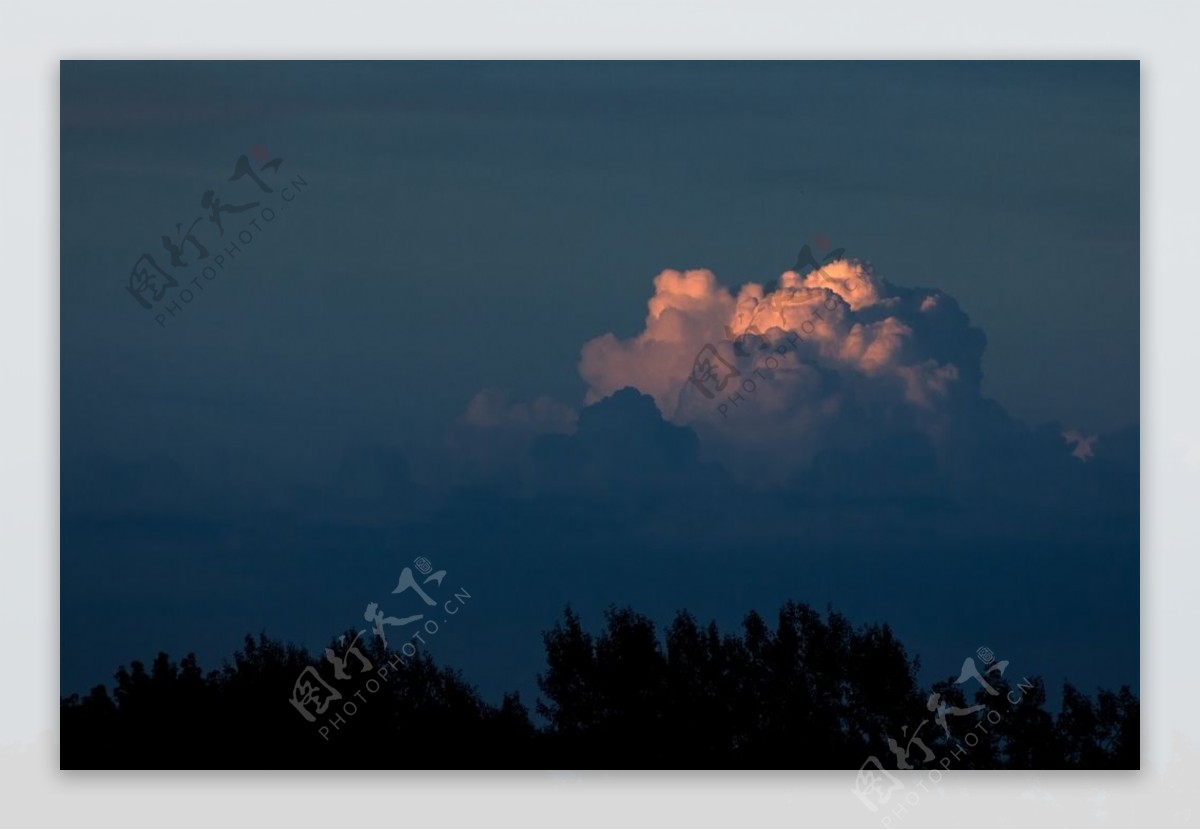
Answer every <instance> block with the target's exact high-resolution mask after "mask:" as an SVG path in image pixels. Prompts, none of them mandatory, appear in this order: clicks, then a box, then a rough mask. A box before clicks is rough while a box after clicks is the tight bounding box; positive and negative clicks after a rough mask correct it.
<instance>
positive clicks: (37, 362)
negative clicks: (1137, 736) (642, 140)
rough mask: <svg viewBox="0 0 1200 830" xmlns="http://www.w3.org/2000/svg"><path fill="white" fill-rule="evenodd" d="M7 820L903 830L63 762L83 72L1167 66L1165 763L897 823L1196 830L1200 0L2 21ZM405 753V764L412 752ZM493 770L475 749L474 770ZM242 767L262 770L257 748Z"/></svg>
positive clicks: (174, 7)
mask: <svg viewBox="0 0 1200 830" xmlns="http://www.w3.org/2000/svg"><path fill="white" fill-rule="evenodd" d="M0 21H3V22H0V104H2V108H0V118H2V119H3V125H4V126H3V129H2V130H0V160H2V161H3V165H2V167H0V169H3V170H4V183H3V189H4V198H3V199H2V200H0V241H2V242H3V251H4V255H3V262H4V268H3V279H4V289H5V290H4V292H3V297H4V300H5V302H4V303H3V320H2V321H0V338H2V340H0V342H2V344H3V349H0V361H2V365H3V373H2V375H0V377H2V378H3V382H4V386H5V387H6V389H5V392H6V394H5V395H4V396H3V397H4V401H5V404H6V405H5V406H4V407H3V408H0V423H3V426H4V430H3V435H4V441H3V454H2V455H0V471H2V472H0V516H2V520H0V527H2V528H3V533H4V537H5V538H4V548H3V550H4V555H3V559H2V561H3V563H4V564H3V574H2V577H0V624H2V625H3V626H4V630H5V632H6V634H7V639H8V649H7V651H6V653H5V659H4V664H5V668H6V670H5V672H4V682H3V683H0V712H3V713H4V716H5V717H6V718H7V720H6V721H5V722H4V723H2V724H0V791H2V792H3V796H2V797H0V821H3V822H5V823H17V824H20V825H25V826H51V825H53V826H59V825H63V824H74V825H79V824H82V825H85V826H121V827H142V826H154V827H164V826H185V825H186V826H219V825H227V824H230V823H234V824H236V825H238V826H253V825H261V826H288V827H309V826H330V827H331V826H347V825H349V826H379V825H391V824H398V825H427V826H446V825H464V824H466V825H488V826H523V827H541V826H547V827H549V826H556V827H563V826H630V825H632V826H647V825H653V826H688V827H707V826H810V825H811V826H879V824H878V818H877V817H874V816H872V815H870V814H869V813H867V812H865V810H864V808H863V807H862V806H861V805H860V804H859V803H858V802H857V800H856V799H854V798H853V796H852V795H851V794H850V786H851V784H852V779H853V776H852V774H851V773H847V772H839V773H818V774H803V773H798V774H792V775H781V774H775V773H770V774H755V773H738V774H716V773H702V774H694V775H692V774H688V775H684V774H678V773H677V774H652V775H643V776H631V775H625V774H622V775H600V774H574V773H542V774H536V775H533V774H531V775H516V774H507V773H506V774H494V775H483V774H465V773H464V774H453V775H451V774H445V775H436V774H432V773H428V774H420V775H413V774H400V773H362V774H357V775H356V774H350V773H302V774H290V775H284V774H279V773H275V774H242V775H235V774H194V775H185V774H166V773H152V774H144V775H132V774H118V773H105V774H83V773H61V772H59V771H58V770H57V738H56V732H57V715H58V614H57V610H58V557H57V552H58V162H57V151H58V63H57V62H58V60H59V59H60V58H181V57H196V58H307V57H337V58H415V57H430V58H433V57H436V58H482V57H488V58H503V57H552V58H578V57H609V58H659V57H676V58H717V57H736V58H764V59H765V58H776V59H799V58H818V57H820V58H882V57H895V58H952V57H953V58H979V57H988V58H1017V57H1022V58H1051V57H1055V58H1125V59H1129V58H1136V59H1141V60H1142V79H1143V84H1142V92H1143V99H1142V118H1143V122H1142V123H1143V133H1142V137H1143V147H1142V159H1143V162H1142V173H1143V178H1142V195H1143V222H1144V225H1143V229H1144V233H1143V238H1142V242H1143V246H1142V252H1143V253H1142V319H1141V325H1142V342H1143V365H1142V394H1143V397H1142V401H1143V412H1142V425H1143V435H1144V438H1143V461H1142V464H1143V468H1142V469H1143V503H1142V508H1143V512H1142V516H1143V551H1142V572H1143V582H1142V596H1143V613H1142V621H1143V630H1142V644H1143V651H1142V656H1143V678H1142V683H1141V692H1142V703H1143V771H1142V772H1140V773H1120V774H1111V775H1099V774H1050V773H1036V774H1019V773H999V774H987V775H982V774H973V775H972V774H958V775H950V776H947V778H946V779H945V780H944V781H943V782H942V785H941V793H940V794H939V793H937V792H936V791H935V792H933V793H931V794H927V795H924V796H923V797H922V801H921V803H920V805H918V806H916V807H914V808H913V809H912V812H911V814H910V815H909V816H907V817H902V818H900V819H897V820H896V822H895V825H894V826H913V827H916V826H950V825H954V826H989V827H990V826H1031V825H1036V826H1053V825H1054V824H1056V823H1057V824H1072V825H1087V826H1100V825H1104V824H1109V823H1116V824H1118V825H1125V826H1129V825H1134V824H1143V823H1153V824H1155V825H1175V824H1192V825H1194V824H1195V822H1196V819H1195V818H1194V816H1195V815H1196V808H1194V807H1192V806H1191V797H1190V791H1191V790H1194V789H1195V786H1194V779H1193V778H1192V774H1193V773H1194V772H1196V771H1197V766H1196V762H1195V760H1194V754H1195V753H1194V750H1193V751H1192V755H1193V759H1192V760H1190V761H1187V760H1184V759H1183V758H1181V757H1179V756H1180V753H1181V745H1182V744H1183V743H1190V745H1191V746H1192V747H1197V746H1200V709H1198V707H1197V705H1196V702H1195V694H1196V692H1197V690H1200V684H1197V683H1196V680H1197V676H1196V675H1197V672H1196V668H1195V662H1194V658H1193V657H1192V656H1191V649H1190V635H1191V632H1193V631H1196V630H1198V629H1200V626H1198V625H1197V615H1196V608H1197V603H1196V602H1195V600H1194V599H1193V597H1192V594H1193V593H1194V591H1195V587H1194V586H1196V585H1197V582H1198V581H1200V580H1197V576H1198V575H1200V566H1197V564H1196V558H1195V557H1196V556H1197V555H1200V550H1198V546H1197V545H1196V541H1197V533H1196V522H1195V518H1194V515H1195V513H1196V510H1195V502H1196V497H1197V494H1200V487H1198V486H1197V485H1198V484H1200V476H1198V471H1200V437H1197V429H1200V417H1198V416H1200V411H1198V410H1200V406H1198V402H1200V401H1198V396H1197V383H1196V373H1197V367H1196V358H1197V347H1196V340H1195V335H1194V332H1195V330H1196V325H1195V323H1194V321H1192V320H1191V319H1190V316H1191V312H1192V309H1193V307H1194V306H1196V305H1197V302H1196V301H1197V299H1198V297H1197V288H1196V283H1195V281H1194V277H1193V275H1194V273H1195V267H1194V265H1193V258H1192V256H1191V255H1190V254H1191V251H1190V250H1189V249H1191V248H1193V247H1194V242H1193V240H1194V238H1195V236H1194V229H1195V228H1196V227H1198V226H1200V223H1198V222H1197V219H1200V209H1197V207H1196V204H1195V194H1196V193H1197V192H1198V191H1200V176H1198V170H1197V167H1198V162H1197V157H1198V156H1197V150H1196V149H1195V148H1196V136H1197V133H1198V131H1197V116H1196V104H1195V102H1196V91H1197V90H1198V89H1200V64H1198V62H1197V58H1196V55H1197V49H1196V45H1195V42H1194V40H1195V33H1196V32H1197V31H1200V26H1198V25H1197V24H1198V23H1200V5H1198V4H1184V3H1179V4H1173V3H1168V2H1144V1H1143V2H1138V3H1128V4H1117V3H1115V2H1099V3H1093V4H1087V5H1085V4H1081V3H1071V4H1061V5H1055V4H1052V3H1049V2H1045V0H1042V1H1041V2H1019V1H1018V2H1011V1H1010V2H1005V3H1003V4H999V5H997V4H985V5H968V4H964V3H961V2H953V3H951V2H921V3H914V2H907V3H897V2H895V1H894V0H891V1H890V2H845V1H844V0H837V1H836V2H826V3H822V4H812V5H803V4H799V3H795V2H737V3H715V2H684V1H683V0H676V1H675V2H662V1H661V0H656V1H655V2H650V1H649V0H638V2H617V3H608V4H601V3H598V2H595V0H593V2H588V3H581V2H573V1H572V0H557V2H549V3H535V2H529V0H522V1H521V2H509V3H502V2H469V3H465V2H442V3H437V4H434V3H422V4H413V3H402V2H373V3H342V4H336V3H335V4H331V3H313V2H294V3H281V2H254V3H251V2H244V1H243V2H237V3H233V2H227V0H209V1H208V2H204V3H200V4H171V5H168V4H165V3H161V2H154V3H151V2H126V3H115V2H105V3H95V2H92V3H85V2H76V3H65V2H59V3H53V2H39V3H37V4H36V5H35V4H34V3H32V2H26V3H23V4H21V5H19V6H18V5H15V4H10V3H6V4H5V5H4V8H3V11H2V12H0ZM401 749H402V748H401ZM464 761H466V759H464ZM230 762H231V763H236V758H235V757H231V759H230Z"/></svg>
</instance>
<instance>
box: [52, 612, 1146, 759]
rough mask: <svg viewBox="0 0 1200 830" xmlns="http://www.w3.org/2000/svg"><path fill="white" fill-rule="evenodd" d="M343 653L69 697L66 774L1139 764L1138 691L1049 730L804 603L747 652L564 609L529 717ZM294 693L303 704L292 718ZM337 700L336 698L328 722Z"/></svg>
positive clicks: (1045, 718)
mask: <svg viewBox="0 0 1200 830" xmlns="http://www.w3.org/2000/svg"><path fill="white" fill-rule="evenodd" d="M348 638H350V642H351V645H352V646H353V647H354V648H355V649H357V650H358V654H357V655H354V658H355V659H351V657H350V652H349V648H348V647H347V646H346V643H347V639H348ZM352 638H353V632H351V633H350V634H349V635H347V636H345V637H342V638H339V639H338V640H335V641H333V642H331V644H330V646H329V648H328V650H327V651H326V654H327V655H328V656H330V657H332V658H334V660H337V661H339V662H340V663H341V668H340V669H339V671H340V673H341V677H342V678H343V679H342V680H339V681H333V682H329V683H328V685H327V686H324V687H322V686H321V685H320V683H319V682H317V681H315V680H314V679H313V674H312V673H311V671H310V672H306V670H308V669H309V667H315V668H316V669H319V674H321V675H323V676H324V677H325V678H326V679H327V680H330V681H332V680H333V673H332V672H330V670H329V669H330V666H331V662H329V661H328V660H325V659H323V656H322V655H317V656H314V655H312V654H310V653H309V652H308V651H307V650H306V649H304V648H300V647H297V646H295V645H293V644H290V643H283V642H280V641H277V640H273V639H271V638H269V637H267V636H266V635H265V634H260V635H259V636H258V637H257V638H254V637H252V636H249V635H247V636H246V639H245V644H244V647H243V648H241V649H239V650H238V651H236V652H235V653H234V655H233V657H232V658H231V659H228V660H226V661H225V663H224V664H223V665H222V667H221V668H219V669H214V670H210V671H208V672H204V671H203V670H202V669H201V667H200V666H199V664H198V663H197V660H196V657H195V655H193V654H188V655H187V656H186V657H184V658H183V659H182V660H180V661H179V662H178V663H176V662H175V661H173V660H172V659H171V658H170V657H169V656H168V655H167V654H166V653H159V654H158V655H157V657H155V659H154V660H153V661H152V662H151V664H150V667H149V669H147V667H146V665H145V664H144V663H142V662H140V661H134V662H132V663H131V664H130V666H129V667H128V668H126V667H125V666H121V667H120V668H119V669H118V670H117V672H116V674H115V676H114V681H115V683H114V684H113V687H112V691H111V693H110V692H109V690H108V688H106V687H105V686H103V685H100V686H96V687H95V688H93V689H92V691H91V692H90V693H89V694H87V695H84V696H80V695H71V696H69V697H65V698H63V699H62V701H61V717H60V727H61V743H60V748H61V765H62V767H63V768H64V769H164V768H171V769H229V768H264V769H295V768H318V769H321V768H356V769H455V768H467V769H472V768H473V769H478V768H505V769H558V768H572V769H629V768H655V769H657V768H663V769H708V768H712V769H732V768H769V769H859V768H861V767H862V766H863V764H864V763H865V762H867V761H868V759H869V758H876V759H877V760H878V762H879V764H880V765H881V766H883V767H884V768H886V769H896V768H897V767H900V768H906V767H912V768H914V769H920V768H938V769H945V768H951V769H1137V768H1138V766H1139V724H1140V717H1139V703H1138V699H1137V697H1136V696H1135V695H1134V694H1133V693H1132V692H1131V691H1130V689H1129V688H1128V687H1127V686H1123V687H1121V688H1120V689H1119V690H1117V691H1115V692H1114V691H1109V690H1104V689H1101V690H1099V691H1098V694H1097V695H1096V696H1095V697H1094V698H1093V697H1090V696H1088V695H1087V694H1084V693H1083V692H1081V691H1079V690H1078V689H1076V688H1075V687H1074V686H1072V685H1071V684H1070V683H1066V684H1064V686H1063V689H1062V692H1061V705H1060V707H1059V710H1058V712H1057V713H1056V714H1053V715H1052V714H1051V713H1050V712H1049V711H1048V710H1047V708H1046V702H1047V698H1046V690H1045V688H1044V686H1043V685H1042V683H1041V680H1040V678H1020V677H1011V676H1005V675H1006V674H1007V672H1006V664H1005V663H1004V662H1003V661H1000V660H993V661H990V662H985V661H984V660H982V659H977V658H976V657H975V656H971V657H969V658H968V661H964V667H963V673H962V674H960V675H957V676H948V677H946V678H945V679H944V680H941V681H938V682H936V683H934V684H933V686H932V688H930V689H922V688H921V687H920V686H919V684H918V682H917V679H916V678H917V674H918V671H919V668H920V665H919V662H918V660H916V659H915V658H913V659H910V657H909V656H908V653H907V651H906V650H905V648H904V647H903V645H902V644H901V643H900V642H899V641H898V640H897V639H896V637H895V636H894V634H893V633H892V631H891V629H890V627H889V626H887V625H860V626H854V625H852V624H851V623H850V622H849V621H848V620H847V619H846V618H845V617H843V616H842V615H840V614H838V613H835V612H832V611H830V612H828V613H827V614H825V615H824V616H822V615H821V614H820V613H818V612H816V611H814V610H813V609H812V608H811V607H809V606H807V605H804V604H800V603H795V602H788V603H786V604H785V605H784V606H783V607H782V608H781V609H780V610H779V613H778V615H777V617H776V619H775V621H774V627H772V626H771V625H770V624H769V623H768V622H767V620H765V619H764V618H763V617H762V616H760V615H759V614H758V613H757V612H751V613H750V614H748V615H747V616H746V617H745V619H744V620H743V623H742V626H741V628H740V630H738V631H737V632H736V633H722V632H721V631H720V630H719V629H718V627H717V625H716V624H715V623H711V622H710V623H709V624H708V625H701V624H700V623H698V622H697V620H696V619H695V618H694V617H693V616H692V615H690V614H689V613H687V612H686V611H683V612H680V613H679V614H677V615H676V617H675V619H674V620H673V621H672V622H671V623H670V625H668V626H667V627H666V629H665V630H664V631H663V632H662V634H661V636H660V634H659V632H658V630H657V629H656V627H655V625H654V623H653V622H652V621H651V620H650V619H649V618H648V617H646V616H645V615H642V614H640V613H637V612H635V611H634V610H632V609H630V608H615V607H614V608H611V609H609V611H608V612H607V613H606V618H605V624H604V626H603V627H602V628H601V629H600V630H599V631H597V632H595V633H593V632H589V631H587V630H586V629H585V627H584V625H583V623H582V621H581V620H580V618H579V617H578V615H576V614H575V613H574V612H573V611H572V610H571V609H570V608H567V609H566V610H565V611H564V612H563V616H562V618H561V619H560V620H558V621H557V622H556V623H555V625H554V627H553V628H552V629H551V630H549V631H547V632H545V633H544V635H543V639H544V645H545V654H546V665H545V669H544V671H543V672H542V673H541V674H539V675H538V678H537V682H538V689H539V690H540V692H541V694H540V695H539V698H538V700H537V701H535V703H534V706H535V712H536V715H537V717H536V718H535V717H534V716H532V715H531V713H530V711H529V709H528V707H527V706H526V705H525V703H524V702H523V701H522V700H521V698H520V696H519V695H518V694H506V695H504V697H503V700H502V701H501V702H500V703H499V705H493V704H490V703H488V702H486V701H484V700H483V698H482V697H481V696H480V695H479V693H478V692H477V691H476V689H475V688H474V687H473V686H472V685H471V684H470V683H468V682H467V681H466V679H464V677H463V676H462V674H461V673H460V672H457V671H455V670H452V669H449V668H445V667H439V666H438V665H437V664H436V663H435V662H434V660H433V658H432V657H431V656H429V655H428V654H426V653H422V652H417V653H416V654H415V655H413V656H408V657H401V656H400V655H399V654H398V653H396V652H388V651H387V650H386V649H385V648H384V647H383V646H382V644H381V643H380V642H379V641H378V640H376V639H370V640H368V641H364V642H361V643H359V642H356V641H354V640H353V639H352ZM332 665H335V666H336V665H337V664H336V663H334V664H332ZM368 665H369V666H370V670H369V671H365V670H364V667H366V666H368ZM356 673H357V675H356ZM298 678H299V679H298ZM346 678H348V679H346ZM302 687H303V688H302ZM302 691H305V692H315V693H316V696H315V697H312V698H311V699H310V698H306V697H305V695H304V694H302V693H301V692H302ZM289 692H291V693H292V700H299V702H297V703H293V704H292V705H288V703H289V702H291V701H290V700H289V697H288V695H289ZM331 693H332V694H340V695H341V696H340V698H339V699H336V700H331V701H329V702H328V703H327V708H326V709H325V711H324V712H322V713H318V712H316V711H315V710H316V709H317V708H319V706H320V703H321V696H322V695H324V696H325V697H329V695H330V694H331ZM346 704H350V706H347V705H346ZM302 709H304V710H306V711H308V712H309V714H310V715H311V716H312V719H311V720H310V719H309V717H308V716H305V715H303V714H302V712H301V710H302ZM339 717H340V722H337V721H338V719H339ZM322 727H324V730H325V731H324V733H322V732H321V729H322ZM968 733H970V735H971V736H973V737H974V742H972V741H971V739H970V737H968Z"/></svg>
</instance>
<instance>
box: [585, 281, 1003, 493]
mask: <svg viewBox="0 0 1200 830" xmlns="http://www.w3.org/2000/svg"><path fill="white" fill-rule="evenodd" d="M654 289H655V291H654V295H653V296H652V297H651V298H650V301H649V303H648V314H647V316H646V321H645V325H644V328H643V330H642V331H641V332H639V333H638V334H636V335H634V336H633V337H631V338H628V339H624V340H623V339H619V338H617V337H616V336H614V335H613V334H606V335H603V336H602V337H598V338H596V339H594V340H592V341H590V342H588V343H587V344H585V345H584V347H583V350H582V355H581V359H580V362H579V372H580V375H581V376H582V377H583V379H584V381H585V382H586V383H587V384H588V392H587V397H586V401H587V402H589V403H591V402H595V401H597V400H600V399H602V398H604V397H605V396H607V395H610V394H612V393H613V392H614V391H616V390H617V389H621V388H624V387H627V386H628V387H633V388H635V389H638V390H639V391H642V392H644V393H645V394H647V395H650V396H651V397H652V398H653V399H654V402H655V404H656V405H657V406H658V408H659V411H660V412H661V413H662V414H663V416H664V417H665V418H667V419H668V420H669V421H671V422H672V423H675V424H679V425H688V426H692V427H694V428H695V429H696V430H697V432H698V433H699V434H700V435H701V437H702V439H703V442H704V444H705V445H706V447H707V448H708V449H709V451H710V452H712V453H713V454H714V455H715V457H719V458H722V459H723V460H725V461H727V462H730V463H731V466H733V467H735V468H736V467H741V468H743V471H745V470H753V471H755V472H757V473H763V472H767V473H768V474H782V473H784V472H786V471H788V470H794V469H796V468H797V467H798V466H802V465H805V464H807V463H809V462H810V461H811V460H812V458H813V457H814V456H815V455H816V454H817V453H818V452H821V451H824V450H828V449H831V448H836V449H847V448H853V447H855V446H859V445H861V444H862V442H863V441H864V440H866V439H867V438H868V437H869V439H870V440H872V441H875V440H878V438H879V436H880V435H881V434H890V433H910V432H912V431H913V430H917V431H919V432H922V433H925V434H927V435H929V436H930V438H931V439H933V440H934V442H935V444H938V443H940V441H941V438H942V437H943V436H944V434H945V433H946V431H947V429H948V423H949V422H950V421H951V420H953V417H954V411H955V410H956V409H961V407H962V405H963V402H964V401H970V400H972V399H977V398H978V397H979V383H980V380H981V378H982V369H981V359H982V354H983V348H984V344H985V342H986V341H985V338H984V336H983V333H982V332H981V331H979V330H978V329H977V328H974V327H972V326H971V324H970V320H969V319H968V318H967V315H966V314H965V313H963V312H962V311H961V309H959V307H958V304H957V303H956V302H955V301H954V300H953V298H951V297H949V296H947V295H945V294H944V293H942V292H940V291H937V290H934V289H907V288H902V287H899V286H895V285H892V284H890V283H888V282H886V281H884V280H883V279H881V278H880V277H879V276H877V275H876V273H875V271H874V269H873V268H872V267H871V266H870V265H869V264H867V263H865V262H862V261H859V260H850V259H841V260H837V261H834V262H832V263H829V264H827V265H825V266H824V267H822V268H820V269H816V270H812V271H810V272H809V273H807V274H802V273H799V272H797V271H787V272H784V273H783V274H782V276H781V277H780V278H779V281H778V286H777V287H775V288H774V289H773V290H772V289H768V288H766V287H764V286H763V285H760V284H758V283H748V284H746V285H743V286H741V288H740V289H738V290H737V291H736V294H735V293H733V292H732V291H731V290H730V289H728V288H726V287H724V286H722V285H721V284H720V283H719V282H718V280H717V278H716V276H715V275H714V274H713V273H712V272H711V271H708V270H692V271H684V272H680V271H674V270H670V269H668V270H664V271H663V272H662V273H660V274H659V275H658V276H657V277H656V278H655V280H654ZM781 448H786V451H781ZM738 458H740V459H742V462H738V461H736V460H735V459H738ZM764 465H765V466H764Z"/></svg>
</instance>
